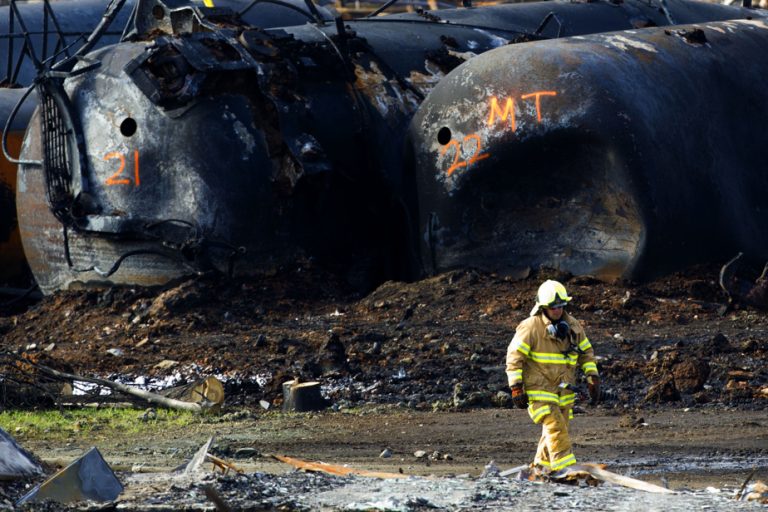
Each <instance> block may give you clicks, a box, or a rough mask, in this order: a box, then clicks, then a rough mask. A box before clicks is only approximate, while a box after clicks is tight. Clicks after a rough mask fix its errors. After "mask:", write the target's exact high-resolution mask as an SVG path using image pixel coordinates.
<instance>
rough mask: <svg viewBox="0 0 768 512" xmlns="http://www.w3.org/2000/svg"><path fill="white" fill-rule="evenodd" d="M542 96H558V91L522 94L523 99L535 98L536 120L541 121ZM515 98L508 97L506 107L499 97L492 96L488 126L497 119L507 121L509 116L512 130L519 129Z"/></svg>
mask: <svg viewBox="0 0 768 512" xmlns="http://www.w3.org/2000/svg"><path fill="white" fill-rule="evenodd" d="M542 96H557V92H556V91H536V92H532V93H530V94H523V95H522V96H520V99H521V100H528V99H530V98H533V99H534V101H535V104H536V122H538V123H541V97H542ZM515 107H516V104H515V99H514V98H512V97H508V98H507V99H506V101H505V102H504V109H503V110H502V108H501V107H500V106H499V98H497V97H496V96H491V102H490V105H489V110H490V111H489V112H488V126H493V125H494V123H495V122H497V121H496V119H497V118H498V119H500V120H501V122H502V123H503V122H506V121H507V118H509V128H510V129H511V130H512V131H515V130H517V118H516V117H515V116H516V115H517V114H516V113H515Z"/></svg>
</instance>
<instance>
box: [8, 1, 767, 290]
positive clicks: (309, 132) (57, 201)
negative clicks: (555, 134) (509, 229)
mask: <svg viewBox="0 0 768 512" xmlns="http://www.w3.org/2000/svg"><path fill="white" fill-rule="evenodd" d="M155 5H160V6H161V10H159V11H158V10H157V9H155V8H154V6H155ZM162 5H163V4H160V3H152V2H148V3H147V5H146V8H145V9H142V10H141V12H145V13H153V14H152V16H146V17H144V18H141V19H140V20H138V21H137V24H136V26H137V27H140V29H136V30H134V32H133V36H132V40H131V41H127V42H124V43H121V44H119V45H116V46H113V47H109V48H105V49H102V50H99V51H97V52H94V53H92V54H91V55H89V60H88V61H87V62H83V63H81V64H80V65H79V71H80V73H79V74H78V75H77V76H71V77H70V78H68V79H67V80H66V81H65V82H64V83H63V84H53V85H52V86H51V87H50V88H49V89H50V91H51V92H50V94H49V96H50V98H49V101H48V102H47V103H44V108H42V109H41V111H40V112H38V113H37V114H35V115H36V118H35V120H34V122H32V123H31V125H30V130H29V131H28V134H27V137H26V138H25V141H24V148H23V156H24V158H25V159H26V160H30V161H36V162H37V163H36V164H30V165H25V166H23V167H22V168H21V170H20V174H19V181H18V183H19V199H18V204H19V207H18V208H19V219H20V223H21V226H22V230H23V232H24V233H25V236H24V247H25V251H26V254H27V257H28V259H29V263H30V266H31V267H32V269H33V272H34V274H35V277H36V279H37V280H38V282H39V284H40V286H41V288H42V289H43V290H45V291H52V290H55V289H60V288H66V287H69V286H70V285H71V284H73V283H76V282H115V283H137V284H158V283H162V282H165V281H167V280H169V279H171V278H173V277H176V276H179V275H183V274H187V273H190V272H195V271H204V270H206V269H211V268H213V269H217V270H220V271H226V272H230V273H247V272H252V271H255V270H257V269H263V268H265V267H266V268H269V267H273V266H275V265H279V264H282V263H285V262H289V261H292V260H294V259H295V258H296V257H297V256H300V255H305V256H313V257H317V258H320V259H322V260H323V261H324V262H326V263H329V264H335V265H336V266H337V267H339V268H343V269H344V270H345V271H346V272H347V273H348V277H350V279H352V280H353V281H356V283H357V284H359V285H360V286H361V287H365V286H366V285H371V284H373V283H374V282H375V281H376V280H378V279H382V278H385V277H393V276H398V277H402V276H409V277H412V276H413V275H415V273H417V272H418V270H419V268H418V259H419V258H418V255H417V254H416V243H415V239H416V237H417V229H416V228H417V220H416V219H417V216H416V215H415V212H416V211H417V210H418V205H417V203H416V201H417V198H416V196H415V191H416V189H415V181H414V174H413V172H412V171H413V170H414V169H415V167H413V166H410V167H409V166H407V165H405V162H407V161H410V160H408V159H406V158H405V157H404V155H405V152H404V150H403V148H404V147H405V135H406V132H407V127H408V124H409V122H410V121H411V119H412V117H413V115H414V114H415V113H416V112H417V110H418V109H419V106H420V105H421V102H422V101H423V99H424V98H425V97H426V96H427V95H429V94H430V91H432V89H433V87H435V85H437V84H439V82H440V81H441V80H442V79H443V77H444V76H445V74H446V73H448V72H449V71H450V70H452V69H454V68H457V67H459V69H460V68H461V67H462V66H465V65H467V64H466V62H467V61H469V63H471V62H472V60H473V59H472V57H474V56H475V55H476V54H478V53H482V52H485V51H488V50H491V49H493V48H495V47H498V46H501V45H505V44H508V43H510V42H518V41H530V40H536V39H544V38H547V37H560V36H564V35H575V34H583V33H589V32H598V31H606V30H617V29H627V28H632V27H635V26H647V25H661V24H665V23H668V22H669V20H670V19H673V20H676V21H677V20H684V21H691V20H711V19H723V18H736V17H743V16H744V15H745V13H749V12H752V11H748V10H743V9H738V8H728V7H724V6H716V5H712V4H700V3H696V2H679V3H675V4H674V5H673V6H672V11H671V12H668V13H666V14H665V13H664V12H662V10H660V9H659V7H658V6H657V5H654V4H649V3H646V2H644V1H643V2H625V3H623V4H621V5H618V6H617V5H615V4H612V3H603V2H597V3H587V4H573V3H560V2H544V3H531V4H514V5H500V6H492V7H484V8H478V9H457V10H446V11H439V12H438V13H422V14H414V15H393V16H387V17H381V18H371V19H366V20H359V21H350V22H346V23H341V22H340V21H339V22H336V23H334V24H307V25H303V26H301V27H291V28H283V29H274V30H266V31H265V30H259V29H255V28H253V29H246V30H242V29H239V28H231V27H223V26H221V25H219V26H214V25H213V24H211V22H210V20H206V19H205V17H204V12H202V11H200V10H196V11H190V10H187V11H184V10H179V11H178V14H177V15H179V16H180V15H182V14H186V15H187V16H188V23H176V24H171V23H168V21H169V20H168V18H167V17H166V15H165V14H164V13H167V10H166V9H164V8H162ZM93 63H98V66H93ZM85 66H91V67H90V68H87V69H86V67H85ZM75 72H78V68H76V69H75ZM42 118H45V119H48V120H49V121H46V122H45V123H41V122H40V119H42ZM414 140H415V139H414ZM41 168H42V171H43V172H41ZM409 169H410V171H411V172H409ZM409 273H410V274H409Z"/></svg>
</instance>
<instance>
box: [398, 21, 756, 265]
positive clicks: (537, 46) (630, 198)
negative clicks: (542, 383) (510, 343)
mask: <svg viewBox="0 0 768 512" xmlns="http://www.w3.org/2000/svg"><path fill="white" fill-rule="evenodd" d="M698 31H701V32H703V34H704V35H703V36H698V37H696V38H695V40H696V41H701V40H703V39H702V38H706V41H707V43H706V44H698V43H695V42H694V43H692V42H691V39H690V37H686V36H685V34H697V33H698ZM766 42H768V26H767V25H766V23H765V22H764V21H759V20H739V21H725V22H712V23H704V24H700V25H696V26H690V27H682V28H679V29H675V30H665V29H663V28H657V29H645V30H641V31H632V32H622V33H612V34H604V35H591V36H580V37H575V38H569V39H563V40H557V41H554V40H552V41H539V42H532V43H529V44H525V45H513V46H507V47H504V48H500V49H497V50H494V51H491V52H487V53H485V54H483V55H481V56H478V57H477V58H475V59H472V60H471V61H469V62H468V63H466V64H465V65H463V66H461V67H460V68H458V69H457V70H455V71H454V72H452V73H451V74H449V75H448V76H447V77H446V78H445V79H444V80H443V81H442V82H441V83H440V84H439V85H438V86H437V87H436V88H435V89H434V90H433V92H432V93H431V94H430V96H429V98H427V100H426V101H425V102H424V103H423V105H422V107H421V109H420V110H419V113H418V114H417V115H416V116H415V118H414V120H413V122H412V124H411V131H410V137H411V144H412V147H413V154H414V155H415V157H414V163H413V165H412V167H413V168H414V169H416V172H417V182H418V188H419V192H418V204H419V208H420V212H421V216H420V219H419V225H420V233H421V234H422V246H421V247H422V249H421V251H422V256H423V260H424V262H425V263H426V266H427V268H428V269H430V270H431V271H435V272H438V271H443V270H446V269H449V268H455V267H461V266H467V265H470V266H479V267H482V268H488V269H494V270H499V271H503V272H511V271H513V270H515V269H517V268H519V267H529V266H534V267H535V266H539V265H547V266H552V267H556V268H560V269H562V270H567V271H570V272H573V273H577V274H585V273H589V274H596V275H599V276H602V277H606V278H612V277H618V276H624V277H645V276H649V275H653V274H659V273H662V272H665V271H669V270H672V269H675V268H680V267H681V266H683V265H687V264H691V263H695V262H702V261H712V260H716V259H720V258H725V257H728V256H730V255H732V254H733V253H735V252H737V251H738V250H744V251H745V252H748V253H750V254H751V255H752V256H753V257H756V258H759V259H763V260H765V259H766V258H768V242H766V241H765V240H764V238H763V237H760V236H759V235H758V233H759V232H760V229H761V227H760V226H762V225H764V224H765V222H766V221H768V218H767V217H768V210H767V209H766V208H765V207H764V197H763V196H762V194H761V193H759V192H758V191H759V190H765V188H766V186H768V182H767V180H768V178H766V177H765V175H764V173H761V172H759V171H757V169H759V168H761V166H762V162H765V160H766V156H768V155H766V150H765V148H766V147H768V135H765V134H762V135H761V134H757V135H755V133H754V130H753V129H752V127H753V126H757V125H759V124H760V119H761V118H762V117H764V116H765V114H766V113H768V100H766V98H768V94H766V93H768V90H766V85H765V84H764V81H763V80H761V79H760V78H759V77H760V75H761V73H762V71H761V70H762V69H764V68H765V66H766V65H768V57H766V56H765V55H764V54H763V55H761V56H757V54H758V53H760V52H759V51H758V48H759V47H760V45H763V44H765V43H766ZM734 84H740V85H739V87H741V89H740V92H739V93H734V90H733V88H734V86H735V85H734ZM681 118H686V119H688V120H689V121H688V122H686V123H679V122H678V120H679V119H681ZM712 240H717V241H718V242H717V243H716V244H713V243H712V242H711V241H712Z"/></svg>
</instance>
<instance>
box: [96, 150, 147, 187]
mask: <svg viewBox="0 0 768 512" xmlns="http://www.w3.org/2000/svg"><path fill="white" fill-rule="evenodd" d="M104 160H105V161H106V160H120V167H119V168H118V169H117V172H116V173H115V174H113V175H112V176H110V177H109V178H107V180H106V181H105V182H104V183H105V184H106V185H107V186H110V187H112V186H114V185H130V184H131V179H130V178H128V177H123V171H124V170H125V155H123V154H122V153H118V152H117V151H113V152H112V153H107V154H106V155H104ZM133 184H134V186H136V187H138V186H139V185H141V179H140V178H139V151H138V150H134V151H133Z"/></svg>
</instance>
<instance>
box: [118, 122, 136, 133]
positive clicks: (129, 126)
mask: <svg viewBox="0 0 768 512" xmlns="http://www.w3.org/2000/svg"><path fill="white" fill-rule="evenodd" d="M120 133H122V134H123V135H125V136H126V137H130V136H131V135H133V134H134V133H136V121H134V120H133V118H130V117H128V118H126V119H125V121H123V122H122V123H120Z"/></svg>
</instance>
